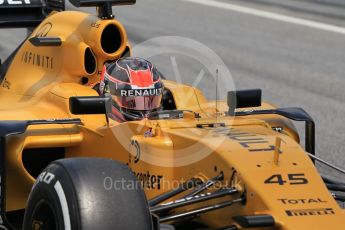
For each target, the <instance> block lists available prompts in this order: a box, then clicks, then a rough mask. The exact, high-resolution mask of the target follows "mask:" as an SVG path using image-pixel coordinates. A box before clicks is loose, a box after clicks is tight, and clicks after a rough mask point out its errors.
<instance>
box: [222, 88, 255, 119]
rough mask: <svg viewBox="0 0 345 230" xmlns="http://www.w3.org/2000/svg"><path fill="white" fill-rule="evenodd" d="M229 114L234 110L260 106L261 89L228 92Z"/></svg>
mask: <svg viewBox="0 0 345 230" xmlns="http://www.w3.org/2000/svg"><path fill="white" fill-rule="evenodd" d="M228 106H229V114H233V113H234V111H235V109H238V108H249V107H259V106H261V89H247V90H237V91H229V92H228Z"/></svg>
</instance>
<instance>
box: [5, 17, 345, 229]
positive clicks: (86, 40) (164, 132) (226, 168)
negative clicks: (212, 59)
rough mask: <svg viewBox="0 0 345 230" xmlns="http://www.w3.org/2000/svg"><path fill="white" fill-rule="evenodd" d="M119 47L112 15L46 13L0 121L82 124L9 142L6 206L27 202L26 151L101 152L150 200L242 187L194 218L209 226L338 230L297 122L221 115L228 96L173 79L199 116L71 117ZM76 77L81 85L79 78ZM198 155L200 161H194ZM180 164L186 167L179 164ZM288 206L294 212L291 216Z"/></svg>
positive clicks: (344, 220) (15, 69) (340, 217)
mask: <svg viewBox="0 0 345 230" xmlns="http://www.w3.org/2000/svg"><path fill="white" fill-rule="evenodd" d="M109 25H110V27H111V28H112V29H114V28H117V30H118V35H119V36H118V37H116V38H115V39H118V41H116V44H117V46H116V47H115V48H116V50H114V49H113V47H111V45H112V42H115V41H111V44H106V45H110V48H109V52H106V51H105V50H104V47H102V45H101V43H102V34H103V32H104V30H105V28H110V27H109ZM34 36H47V37H59V38H60V39H61V41H62V44H61V46H42V47H35V46H34V45H32V44H31V43H30V42H29V39H30V38H32V37H34ZM104 36H105V35H104ZM126 49H127V50H128V49H130V46H129V44H128V41H127V35H126V32H125V29H124V27H123V26H122V25H121V24H120V23H119V22H118V21H116V20H100V19H99V18H97V17H96V16H92V15H89V14H86V13H81V12H70V11H66V12H59V13H52V14H51V15H49V16H48V17H47V18H46V19H45V20H44V21H43V22H42V23H41V25H40V26H39V27H37V29H35V30H34V31H33V33H32V35H31V36H30V37H29V38H28V40H26V41H25V42H24V43H23V45H22V46H21V47H20V48H19V50H18V52H17V54H16V55H15V57H14V59H13V62H12V64H11V66H10V67H9V69H8V72H7V74H6V76H5V79H4V80H3V82H2V85H1V87H0V101H1V103H0V110H1V113H0V119H1V120H34V119H63V118H80V119H81V120H82V122H83V125H57V124H54V125H36V126H30V127H29V128H28V130H27V131H26V132H25V133H24V134H21V135H17V136H13V137H10V138H8V140H7V143H8V144H7V153H6V170H7V172H6V175H7V189H6V194H7V200H6V210H7V211H13V210H19V209H23V208H25V205H26V200H27V197H28V194H29V192H30V189H31V187H32V185H33V183H34V181H35V178H33V177H32V176H31V175H30V173H29V172H28V170H27V169H26V167H25V166H24V164H23V161H22V153H23V151H24V150H26V149H39V148H57V147H63V148H64V149H65V157H90V156H91V157H104V158H111V159H115V160H119V161H122V162H124V163H125V164H128V165H129V167H131V168H132V170H133V171H134V172H135V173H136V175H137V176H138V179H139V180H142V181H143V185H144V188H145V192H146V195H147V198H148V199H151V198H153V197H155V196H157V195H159V194H162V193H164V192H168V191H169V190H171V189H172V188H173V184H174V182H183V181H186V180H188V179H190V178H192V177H196V178H199V179H201V180H202V181H204V182H205V181H207V179H209V178H213V177H215V176H217V175H218V174H219V173H221V172H222V173H223V174H224V180H223V181H222V182H221V183H219V184H218V185H217V186H218V188H220V187H234V188H236V189H238V190H239V193H238V194H237V195H234V196H232V197H230V196H229V197H226V198H219V199H217V200H214V201H210V202H206V203H203V204H198V205H194V206H191V207H189V208H188V209H193V208H197V207H203V206H205V205H207V204H215V203H219V202H220V201H224V200H229V199H235V198H238V197H239V196H241V195H242V194H244V193H245V194H246V197H247V200H246V203H245V204H234V205H232V206H230V207H228V208H224V209H220V210H217V211H212V212H210V213H207V214H203V215H200V216H199V217H197V220H198V221H200V222H202V223H205V224H207V225H209V226H214V227H217V226H219V227H221V226H226V225H230V224H232V223H233V220H232V216H235V215H255V214H270V215H272V216H273V217H274V219H275V221H276V226H275V227H274V229H289V230H302V229H303V230H305V229H314V230H316V229H320V230H321V229H322V230H324V229H330V230H331V229H332V230H335V229H339V230H340V229H344V226H345V215H344V211H343V210H342V209H340V208H339V205H338V204H337V203H336V202H335V200H334V199H333V198H332V196H331V194H330V192H329V191H328V190H327V188H326V187H325V185H324V183H323V181H322V179H321V177H320V175H319V173H318V172H317V170H316V168H315V167H314V165H313V163H312V161H311V160H310V159H309V157H307V155H306V154H305V151H304V150H303V148H302V147H301V146H300V145H299V137H298V134H297V132H296V131H295V129H294V126H293V125H292V123H291V122H290V121H289V120H287V119H285V118H282V117H279V116H277V115H256V116H250V117H232V116H225V115H224V113H223V112H224V111H226V110H227V109H228V108H227V105H226V103H225V102H218V107H217V108H218V110H217V109H216V107H215V104H216V103H215V102H214V101H207V100H206V98H205V97H204V96H203V95H202V92H201V91H199V90H197V89H194V88H193V87H191V86H188V85H182V84H178V83H175V82H171V81H165V82H164V84H165V87H166V88H167V89H169V90H170V91H171V93H172V95H173V98H174V101H175V104H176V108H177V109H181V110H183V109H188V110H193V111H195V112H198V113H199V114H200V116H201V118H195V117H194V116H193V115H192V114H190V113H188V112H185V113H184V115H185V116H184V118H181V119H171V120H147V119H144V120H141V121H132V122H126V123H121V124H119V123H117V122H115V121H112V120H110V123H109V124H107V121H106V118H105V116H104V115H78V116H76V115H72V114H71V113H70V112H69V98H70V97H72V96H97V95H98V93H97V92H96V91H95V90H93V89H92V88H91V87H90V85H92V84H94V83H96V82H97V81H98V78H99V74H100V71H101V70H102V67H103V64H104V62H105V61H108V60H116V59H118V58H119V57H121V56H122V55H123V54H124V52H125V50H126ZM86 50H88V51H86ZM89 51H91V56H90V52H89ZM86 52H88V55H89V56H88V58H89V59H90V58H91V59H90V60H91V61H94V68H91V69H88V66H86V64H87V63H88V61H90V60H86V55H85V54H86ZM83 80H86V81H87V84H85V83H84V84H82V81H83ZM183 95H190V96H188V97H185V96H183ZM268 108H273V107H272V106H271V105H269V104H267V103H264V104H263V106H262V108H259V109H268ZM216 114H218V115H217V116H216ZM208 124H222V125H219V126H217V125H216V126H214V127H209V126H208ZM200 125H201V128H200ZM198 126H199V128H198ZM272 127H281V128H283V132H280V133H279V132H276V131H273V130H272ZM148 131H149V135H147V132H148ZM200 137H203V138H200ZM277 138H280V139H281V140H282V142H281V148H280V154H279V161H278V163H274V154H275V151H276V149H275V146H276V140H277ZM134 142H135V143H137V144H138V145H139V146H140V151H141V152H140V157H139V158H138V156H137V155H136V154H137V153H136V152H135V151H134V150H133V146H132V143H134ZM133 151H134V152H133ZM196 153H197V154H198V157H200V156H202V157H200V159H199V158H197V160H195V154H196ZM42 154H44V153H42ZM46 154H49V152H47V153H46ZM191 156H192V157H191ZM143 159H145V160H143ZM186 161H188V162H190V163H189V164H187V165H184V163H185V162H186ZM291 174H293V175H296V174H298V175H303V176H302V177H303V178H305V179H306V180H307V183H305V184H294V183H293V182H294V181H293V179H292V180H291V181H289V179H291V178H289V175H291ZM273 175H280V176H281V177H282V178H283V180H284V182H283V184H282V185H280V184H279V183H274V182H273V183H265V181H266V182H267V180H268V179H269V178H270V177H271V176H273ZM292 177H293V176H292ZM297 177H298V176H297ZM300 177H301V176H299V178H300ZM274 180H276V179H275V178H274V177H273V179H272V181H274ZM268 181H269V180H268ZM302 181H303V180H302ZM175 186H176V184H175ZM182 195H184V194H182ZM314 209H320V210H321V209H327V210H331V211H329V212H325V211H323V212H322V211H319V212H318V213H312V214H311V215H299V214H298V210H314ZM181 210H182V211H186V209H181ZM181 210H180V211H181ZM296 210H297V211H296ZM289 211H290V214H291V213H292V212H293V213H294V214H293V215H292V216H291V215H290V216H289V215H288V212H289ZM301 212H303V211H301Z"/></svg>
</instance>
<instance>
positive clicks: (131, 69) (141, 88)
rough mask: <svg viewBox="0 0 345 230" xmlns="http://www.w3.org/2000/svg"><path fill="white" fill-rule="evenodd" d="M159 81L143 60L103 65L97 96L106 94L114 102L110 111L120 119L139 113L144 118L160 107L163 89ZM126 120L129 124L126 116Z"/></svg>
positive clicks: (132, 59)
mask: <svg viewBox="0 0 345 230" xmlns="http://www.w3.org/2000/svg"><path fill="white" fill-rule="evenodd" d="M162 78H163V77H162V76H161V74H160V72H159V71H158V70H157V69H156V68H155V67H154V66H153V65H152V63H151V62H149V61H147V60H145V59H142V58H130V57H128V58H121V59H119V60H117V61H116V62H113V63H106V64H105V65H104V67H103V71H102V74H101V81H100V93H101V94H102V95H106V94H109V95H110V96H111V97H112V100H113V106H114V108H113V110H114V109H116V110H118V111H120V112H121V113H122V115H126V114H127V113H131V114H133V113H134V114H138V113H139V114H141V115H143V116H144V115H145V114H147V113H148V112H150V111H152V110H156V109H158V108H159V107H160V106H161V100H162V94H163V89H164V86H163V82H162ZM114 112H116V111H114ZM143 116H141V118H143ZM125 120H128V118H127V117H126V116H125ZM130 120H133V118H132V119H130Z"/></svg>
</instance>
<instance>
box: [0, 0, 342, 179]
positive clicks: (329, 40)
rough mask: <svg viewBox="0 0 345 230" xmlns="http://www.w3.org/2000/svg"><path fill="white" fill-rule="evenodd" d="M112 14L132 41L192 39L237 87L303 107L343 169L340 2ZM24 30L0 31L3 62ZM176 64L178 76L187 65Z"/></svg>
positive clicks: (152, 2)
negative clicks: (219, 62) (226, 70)
mask: <svg viewBox="0 0 345 230" xmlns="http://www.w3.org/2000/svg"><path fill="white" fill-rule="evenodd" d="M67 5H68V6H67V8H72V7H71V6H70V4H67ZM84 10H88V11H91V12H95V10H94V9H84ZM114 13H115V15H116V18H117V19H118V20H120V21H121V22H122V23H123V24H124V25H125V27H126V28H127V32H128V37H129V39H130V41H131V42H132V45H135V44H138V43H141V42H143V41H145V40H147V39H150V38H154V37H157V36H183V37H187V38H191V39H193V40H196V41H199V42H201V43H203V44H204V45H206V46H207V47H209V48H210V49H212V50H213V51H214V52H215V53H217V54H218V55H219V56H220V57H221V59H222V60H223V61H224V63H225V64H226V65H227V67H228V68H229V70H230V71H231V74H232V77H233V81H234V83H235V87H236V88H237V89H249V88H261V89H262V90H263V99H264V100H265V101H269V102H271V103H273V104H275V105H277V106H278V107H291V106H297V107H303V108H304V109H305V110H306V111H307V112H309V113H310V115H311V116H312V117H313V118H314V120H315V122H316V131H317V133H316V153H317V155H318V156H320V157H322V158H324V159H325V160H327V161H330V162H332V163H334V164H336V165H338V166H340V167H344V166H345V154H344V152H345V145H344V143H345V117H344V115H345V90H344V88H345V1H343V0H217V1H214V0H164V1H163V0H137V4H136V5H135V6H121V7H115V8H114ZM25 35H26V31H25V30H19V29H2V30H0V57H1V59H2V60H4V59H5V58H6V57H7V56H8V55H9V54H10V53H11V51H13V49H14V48H15V47H16V46H17V45H19V43H20V42H21V41H22V40H23V39H24V37H25ZM177 62H178V65H179V66H181V68H182V70H181V75H182V77H183V76H184V75H183V73H184V72H183V69H193V67H192V66H191V65H192V64H190V63H188V61H187V62H184V61H183V59H180V60H177ZM160 65H162V64H160ZM163 69H164V68H163ZM193 71H194V70H193ZM199 71H200V70H198V69H197V68H195V73H193V74H194V75H193V76H197V75H198V73H199ZM162 72H164V73H165V75H169V74H171V73H172V72H171V70H169V68H166V69H165V70H163V71H162ZM188 75H190V73H188ZM23 77H25V76H23ZM296 126H298V128H299V130H300V131H301V132H302V133H303V132H304V129H303V125H302V124H297V123H296ZM319 169H320V171H322V172H326V173H327V172H328V169H327V168H325V167H322V166H319ZM332 175H333V176H338V175H335V174H332Z"/></svg>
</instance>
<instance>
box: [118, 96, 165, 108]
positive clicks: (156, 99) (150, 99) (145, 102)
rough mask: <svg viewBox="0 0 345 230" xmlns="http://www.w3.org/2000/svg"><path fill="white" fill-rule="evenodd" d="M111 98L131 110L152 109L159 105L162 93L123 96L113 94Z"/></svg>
mask: <svg viewBox="0 0 345 230" xmlns="http://www.w3.org/2000/svg"><path fill="white" fill-rule="evenodd" d="M112 98H113V100H114V101H115V102H116V103H117V104H118V105H119V106H120V107H122V108H126V109H132V110H153V109H157V108H159V107H160V105H161V99H162V95H150V96H136V97H124V96H114V95H112Z"/></svg>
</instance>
